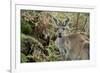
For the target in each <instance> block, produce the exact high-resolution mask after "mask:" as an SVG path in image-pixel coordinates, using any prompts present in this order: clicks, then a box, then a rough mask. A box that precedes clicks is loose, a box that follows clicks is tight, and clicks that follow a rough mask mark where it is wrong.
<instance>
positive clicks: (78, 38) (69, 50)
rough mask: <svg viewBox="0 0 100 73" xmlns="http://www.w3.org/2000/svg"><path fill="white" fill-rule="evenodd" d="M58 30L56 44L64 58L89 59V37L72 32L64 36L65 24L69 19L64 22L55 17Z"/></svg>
mask: <svg viewBox="0 0 100 73" xmlns="http://www.w3.org/2000/svg"><path fill="white" fill-rule="evenodd" d="M54 21H55V22H56V25H57V26H58V30H57V39H56V41H55V44H56V46H57V47H58V49H59V52H60V55H61V56H62V57H63V58H64V60H87V59H89V39H88V37H87V36H86V35H85V34H82V33H71V34H67V35H66V36H64V33H63V31H64V29H65V26H66V25H67V24H68V21H69V20H65V21H64V22H61V21H59V22H58V21H57V20H56V19H55V18H54Z"/></svg>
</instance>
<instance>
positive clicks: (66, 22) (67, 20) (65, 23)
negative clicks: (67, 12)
mask: <svg viewBox="0 0 100 73" xmlns="http://www.w3.org/2000/svg"><path fill="white" fill-rule="evenodd" d="M68 22H69V18H67V19H66V20H65V21H64V26H66V25H67V24H68Z"/></svg>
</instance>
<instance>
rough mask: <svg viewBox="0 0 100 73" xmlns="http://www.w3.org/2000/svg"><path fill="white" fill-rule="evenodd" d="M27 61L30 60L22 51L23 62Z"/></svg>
mask: <svg viewBox="0 0 100 73" xmlns="http://www.w3.org/2000/svg"><path fill="white" fill-rule="evenodd" d="M27 61H28V59H27V57H26V56H25V55H24V54H23V53H21V62H22V63H24V62H27Z"/></svg>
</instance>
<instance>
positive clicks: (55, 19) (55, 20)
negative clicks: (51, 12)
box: [53, 17, 58, 25]
mask: <svg viewBox="0 0 100 73" xmlns="http://www.w3.org/2000/svg"><path fill="white" fill-rule="evenodd" d="M53 20H54V22H55V23H56V25H58V20H57V18H55V17H53Z"/></svg>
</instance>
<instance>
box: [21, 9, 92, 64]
mask: <svg viewBox="0 0 100 73" xmlns="http://www.w3.org/2000/svg"><path fill="white" fill-rule="evenodd" d="M89 16H90V15H89V13H77V12H49V11H34V10H21V63H26V62H46V61H62V60H64V59H63V58H62V57H61V56H60V54H59V50H58V48H57V46H56V45H55V39H56V37H57V35H56V30H57V28H56V24H55V22H54V21H53V20H52V17H56V18H57V19H58V20H61V21H64V20H65V19H67V18H69V19H70V21H69V25H68V28H66V29H65V32H66V33H72V32H85V33H86V34H87V35H88V36H89ZM44 31H45V33H44ZM48 33H49V34H50V41H49V44H47V39H45V36H46V35H47V34H48Z"/></svg>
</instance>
